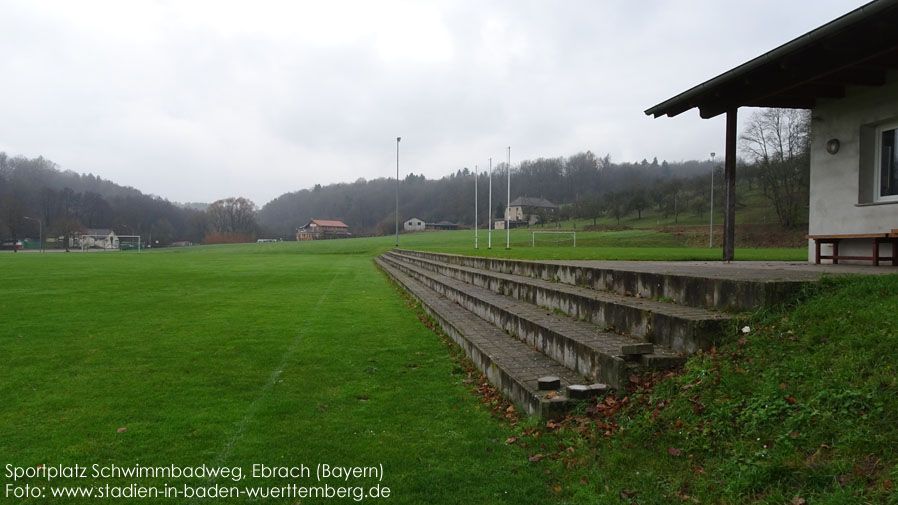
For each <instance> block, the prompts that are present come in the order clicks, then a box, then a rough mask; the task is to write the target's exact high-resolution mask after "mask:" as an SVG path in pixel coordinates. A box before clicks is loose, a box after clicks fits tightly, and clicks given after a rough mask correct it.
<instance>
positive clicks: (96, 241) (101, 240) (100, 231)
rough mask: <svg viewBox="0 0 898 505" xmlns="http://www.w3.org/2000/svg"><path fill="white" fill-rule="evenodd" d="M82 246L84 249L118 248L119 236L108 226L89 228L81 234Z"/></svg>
mask: <svg viewBox="0 0 898 505" xmlns="http://www.w3.org/2000/svg"><path fill="white" fill-rule="evenodd" d="M81 247H82V248H84V249H90V248H99V249H118V248H119V241H118V236H117V235H116V234H115V232H114V231H112V230H110V229H108V228H88V229H87V233H83V234H82V235H81Z"/></svg>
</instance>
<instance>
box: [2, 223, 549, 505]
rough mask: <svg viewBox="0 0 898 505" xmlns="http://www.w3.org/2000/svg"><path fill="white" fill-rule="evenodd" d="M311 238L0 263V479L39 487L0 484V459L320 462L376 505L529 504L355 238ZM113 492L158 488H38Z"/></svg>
mask: <svg viewBox="0 0 898 505" xmlns="http://www.w3.org/2000/svg"><path fill="white" fill-rule="evenodd" d="M316 245H317V244H316ZM323 245H324V247H320V248H319V247H314V246H312V247H304V246H303V245H302V244H296V243H292V244H262V245H257V244H251V245H245V246H218V247H205V248H194V249H192V250H169V251H154V252H151V253H141V254H137V253H103V254H45V255H39V254H16V255H14V254H7V255H4V256H2V257H0V271H2V278H3V297H2V298H0V314H2V318H0V319H2V320H3V328H2V330H0V337H2V338H0V363H2V366H0V398H2V399H3V401H2V402H0V455H2V458H0V460H2V463H3V465H4V468H3V473H2V474H0V475H2V477H0V483H2V485H3V486H4V488H5V486H6V485H8V484H14V485H24V484H28V483H30V484H32V485H34V484H41V483H42V481H41V480H40V479H31V480H27V479H26V480H24V481H17V482H12V479H11V478H9V477H8V476H7V472H6V467H5V465H7V464H10V465H13V466H14V467H17V466H20V467H29V468H34V467H36V466H38V465H41V464H45V465H47V466H56V465H60V464H62V465H64V466H65V465H68V466H70V465H75V464H80V465H92V464H99V465H110V464H116V465H123V466H134V465H136V464H140V465H147V466H160V465H163V466H164V465H176V466H196V465H201V464H206V465H216V466H222V465H223V466H238V467H242V469H243V471H244V474H246V473H248V472H250V471H251V466H252V465H253V464H256V463H259V464H266V465H269V466H275V465H287V466H298V465H302V464H304V465H307V466H311V467H312V472H313V476H314V471H315V469H314V468H315V467H314V465H317V464H319V463H326V464H330V465H341V466H372V465H373V466H377V465H383V481H382V482H381V483H380V484H382V485H384V486H388V487H389V488H390V489H391V491H392V497H391V498H390V500H389V502H390V503H538V502H541V501H543V500H544V499H545V498H546V497H547V493H548V490H547V488H546V486H545V485H544V484H543V481H542V479H540V478H539V475H540V469H539V468H536V467H533V466H526V465H524V463H526V459H524V458H522V456H521V451H520V449H519V448H517V447H515V446H508V445H506V444H505V443H504V441H505V440H506V438H507V437H508V434H507V432H508V428H507V427H503V426H500V425H497V424H496V423H494V422H492V421H491V420H490V415H489V414H488V412H487V411H486V410H485V409H482V408H481V407H480V406H479V402H478V400H477V398H476V397H474V396H472V395H471V394H470V387H467V386H465V385H463V384H462V381H463V380H465V379H466V377H467V375H466V373H465V371H464V369H462V368H460V367H459V366H458V365H457V364H456V363H455V361H454V360H453V359H452V358H451V356H450V355H449V353H447V350H446V346H445V345H444V344H443V343H441V341H440V340H439V339H437V338H436V337H435V336H434V334H433V333H432V332H431V331H430V330H428V329H427V328H426V327H425V326H424V325H422V324H421V323H420V322H419V321H418V319H417V318H416V316H415V314H414V313H413V312H412V311H409V310H407V308H406V306H405V305H404V302H403V301H402V299H401V298H400V297H399V295H398V294H397V292H396V291H394V289H393V287H392V285H391V284H389V283H388V282H387V281H386V279H385V277H384V276H383V275H382V274H381V273H380V272H379V271H377V270H376V269H375V268H374V266H373V264H372V262H371V256H370V249H369V248H370V244H368V245H361V246H360V247H361V249H362V250H357V249H354V247H356V246H358V245H357V244H354V243H352V242H350V241H344V242H342V243H340V244H323ZM333 245H337V246H339V247H341V248H343V249H341V251H342V252H343V253H344V254H332V253H333V250H332V249H331V247H333ZM321 253H326V254H321ZM300 480H302V479H300ZM294 481H295V480H294ZM132 482H136V483H138V484H140V485H146V486H153V485H155V486H159V487H160V488H161V487H162V486H163V485H164V483H165V482H172V481H171V480H166V479H152V478H145V479H102V478H101V479H91V478H86V479H59V480H56V481H53V482H52V483H51V484H60V485H67V486H74V485H79V486H92V485H105V484H106V483H110V484H114V485H121V486H126V485H128V484H130V483H132ZM175 482H176V483H177V484H178V485H179V486H180V485H182V484H184V483H188V484H191V485H194V484H196V485H210V484H215V483H217V484H222V485H225V484H228V483H229V482H230V481H228V480H227V479H218V480H211V481H207V480H203V479H193V480H191V479H186V480H185V479H181V480H177V479H175ZM288 482H291V480H290V479H253V478H251V477H249V478H246V479H244V480H243V481H242V482H240V483H239V485H246V486H271V485H273V486H279V485H285V484H287V483H288ZM327 482H328V483H329V484H330V485H332V486H338V485H340V481H339V480H334V479H332V480H329V481H327ZM301 483H305V484H314V482H312V481H311V480H305V481H304V482H301ZM378 483H379V482H377V481H376V480H373V479H351V480H350V484H353V485H364V486H365V487H366V488H367V487H368V486H373V485H375V484H378ZM43 484H46V482H43ZM0 491H2V490H0ZM48 492H49V490H48ZM3 496H5V495H3V494H0V497H3ZM10 499H11V498H9V497H8V496H6V497H5V498H3V499H0V502H2V503H50V502H52V503H84V502H85V499H83V498H81V499H72V500H68V501H66V500H47V499H35V500H19V499H15V500H12V501H10ZM90 501H91V502H93V501H96V500H90ZM249 501H251V500H247V499H236V500H235V499H229V500H224V501H222V502H223V503H243V502H249ZM296 501H298V500H292V501H291V500H281V501H278V503H294V502H296ZM143 502H144V501H138V502H135V503H143ZM205 502H206V501H203V503H205ZM316 502H318V501H315V500H312V501H307V500H303V501H302V503H316ZM109 503H124V502H123V501H122V500H110V501H109ZM147 503H185V501H183V500H171V499H170V500H163V499H161V498H160V499H159V500H158V501H152V500H150V501H148V502H147Z"/></svg>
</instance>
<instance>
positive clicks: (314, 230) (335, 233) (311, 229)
mask: <svg viewBox="0 0 898 505" xmlns="http://www.w3.org/2000/svg"><path fill="white" fill-rule="evenodd" d="M349 236H350V233H349V226H347V225H346V223H344V222H343V221H331V220H327V219H312V220H311V221H309V222H308V223H306V225H305V226H303V227H302V228H300V229H298V230H296V240H324V239H330V238H348V237H349Z"/></svg>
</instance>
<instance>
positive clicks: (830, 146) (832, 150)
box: [826, 139, 839, 154]
mask: <svg viewBox="0 0 898 505" xmlns="http://www.w3.org/2000/svg"><path fill="white" fill-rule="evenodd" d="M826 152H828V153H829V154H836V153H837V152H839V139H829V140H827V141H826Z"/></svg>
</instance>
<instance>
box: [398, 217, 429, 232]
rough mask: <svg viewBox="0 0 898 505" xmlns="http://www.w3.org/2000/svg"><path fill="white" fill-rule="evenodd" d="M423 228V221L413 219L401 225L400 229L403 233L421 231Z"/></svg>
mask: <svg viewBox="0 0 898 505" xmlns="http://www.w3.org/2000/svg"><path fill="white" fill-rule="evenodd" d="M424 228H425V224H424V221H422V220H420V219H418V218H416V217H413V218H411V219H409V220H408V221H406V222H404V223H402V229H403V230H405V231H422V230H424Z"/></svg>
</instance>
